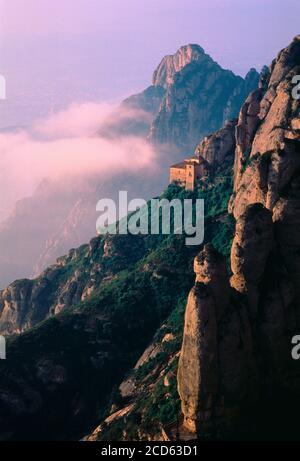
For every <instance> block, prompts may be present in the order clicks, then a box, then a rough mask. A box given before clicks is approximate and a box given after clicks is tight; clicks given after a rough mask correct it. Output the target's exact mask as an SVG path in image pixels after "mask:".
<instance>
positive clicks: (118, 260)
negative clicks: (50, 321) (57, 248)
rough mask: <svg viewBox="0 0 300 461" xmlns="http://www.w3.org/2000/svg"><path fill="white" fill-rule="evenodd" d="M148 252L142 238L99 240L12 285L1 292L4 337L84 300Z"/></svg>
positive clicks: (1, 329) (1, 318)
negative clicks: (28, 278)
mask: <svg viewBox="0 0 300 461" xmlns="http://www.w3.org/2000/svg"><path fill="white" fill-rule="evenodd" d="M128 237H129V238H128ZM132 252H133V253H132ZM144 252H145V246H144V242H143V240H142V239H139V238H132V236H119V235H116V236H107V237H105V238H98V237H96V238H94V239H93V240H91V242H90V243H89V244H88V245H83V246H81V247H80V248H78V249H76V250H75V249H74V250H71V251H70V252H69V254H68V255H67V256H63V257H61V258H59V259H58V260H57V262H56V264H54V265H52V266H50V267H49V268H48V269H46V270H45V271H44V272H43V273H42V274H41V275H40V276H39V277H37V278H36V279H33V280H26V279H25V280H18V281H16V282H14V283H12V284H11V285H9V286H8V287H7V288H6V289H4V290H2V291H0V334H5V335H10V334H13V333H21V332H23V331H25V330H27V329H29V328H31V327H33V326H35V325H36V324H38V323H39V322H41V321H43V320H45V319H47V318H48V317H50V316H53V315H57V314H59V313H60V312H61V311H63V310H65V309H67V308H68V307H71V306H74V305H76V304H78V303H80V302H82V301H84V300H85V299H87V298H89V297H90V296H91V295H92V293H93V292H94V291H95V289H99V288H100V287H101V286H104V285H105V283H107V282H109V281H110V280H111V279H113V277H114V276H115V274H117V273H118V272H120V271H121V270H123V269H125V268H126V267H128V266H130V264H132V263H134V262H135V261H136V260H137V259H139V258H140V257H141V256H142V255H143V254H144ZM110 258H113V260H114V261H113V263H111V262H110Z"/></svg>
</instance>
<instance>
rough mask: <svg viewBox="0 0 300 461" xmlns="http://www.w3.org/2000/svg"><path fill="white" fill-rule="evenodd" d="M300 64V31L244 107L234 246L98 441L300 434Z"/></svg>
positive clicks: (204, 277)
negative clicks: (298, 83) (298, 88)
mask: <svg viewBox="0 0 300 461" xmlns="http://www.w3.org/2000/svg"><path fill="white" fill-rule="evenodd" d="M299 68H300V36H297V37H296V38H295V39H294V40H293V42H292V43H291V44H290V45H289V46H288V47H287V48H286V49H284V50H282V51H281V52H280V53H279V55H278V57H277V58H276V59H275V60H274V61H273V63H272V65H271V67H270V70H269V72H268V73H267V74H265V75H264V78H263V79H262V81H261V84H260V89H259V90H258V91H255V92H254V93H252V94H251V95H250V96H249V98H248V99H247V101H246V102H245V104H244V105H243V107H242V109H241V112H240V116H239V121H238V125H237V130H236V149H235V162H234V172H233V180H234V185H233V191H232V192H233V193H232V196H231V199H230V203H229V212H230V213H233V215H234V218H235V232H234V233H233V234H232V237H233V240H232V239H230V240H229V242H228V243H229V245H230V247H231V249H230V251H229V252H228V253H227V252H226V251H224V249H225V247H224V242H223V245H221V251H220V241H219V240H217V242H218V247H217V245H216V242H214V241H213V239H209V240H210V243H209V244H206V245H205V246H204V248H203V249H201V251H200V252H199V253H198V255H197V256H196V257H195V259H194V272H195V283H194V285H193V287H192V288H191V290H190V293H189V296H188V299H187V303H186V305H180V306H177V307H176V308H175V309H174V310H173V312H172V314H171V316H170V317H169V318H168V319H167V320H166V321H165V322H164V323H163V325H162V326H161V329H160V330H158V332H157V333H156V335H155V337H154V339H153V342H152V343H151V344H150V346H149V347H148V348H147V349H146V351H145V353H144V354H143V355H142V357H141V359H140V360H139V361H138V362H137V364H136V366H135V368H134V369H133V370H132V371H131V373H130V374H129V375H126V379H125V380H124V381H123V382H122V383H121V385H120V387H119V394H118V395H117V396H116V395H115V396H114V399H113V405H112V407H111V408H110V410H109V411H108V413H107V417H106V418H105V419H103V421H102V423H101V424H100V425H99V426H98V427H97V429H96V430H95V431H94V432H93V433H91V435H89V436H88V437H87V440H90V441H94V440H112V439H115V438H116V439H119V440H132V439H133V440H141V439H144V440H149V439H151V440H175V438H176V433H178V431H179V437H180V438H183V439H184V440H187V439H195V438H200V439H219V440H220V439H221V440H224V439H229V440H238V439H242V440H245V439H251V440H257V439H261V440H270V439H271V440H299V432H298V426H297V420H298V414H299V394H300V369H299V364H298V362H297V361H296V360H293V358H292V355H291V350H292V347H293V343H292V338H293V337H294V335H297V334H298V333H299V327H300V324H299V319H300V316H299V312H300V305H299V273H300V271H299V229H300V228H299V204H300V195H299V190H300V188H299V184H300V164H299V153H300V131H299V120H300V119H299V100H297V99H293V97H292V89H293V85H292V79H293V77H294V76H295V75H298V73H299ZM211 156H212V154H210V157H211ZM215 187H216V186H215ZM215 200H216V199H215ZM216 203H218V202H216ZM210 206H211V203H209V208H210V210H212V208H211V207H210ZM222 219H224V218H222ZM217 235H222V232H220V230H219V231H218V232H217ZM227 238H228V237H227ZM231 242H232V243H231ZM229 264H230V269H231V270H230V272H229V271H228V265H229ZM230 273H231V275H230ZM183 316H184V317H185V318H184V320H183ZM183 324H184V327H183ZM294 344H295V343H294ZM177 389H178V392H179V395H178V394H177ZM178 422H179V427H178Z"/></svg>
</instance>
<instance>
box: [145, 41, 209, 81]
mask: <svg viewBox="0 0 300 461" xmlns="http://www.w3.org/2000/svg"><path fill="white" fill-rule="evenodd" d="M203 55H204V50H203V48H201V46H199V45H192V44H190V45H186V46H182V47H181V48H179V50H178V51H177V52H176V53H175V54H174V55H168V56H165V57H164V58H163V59H162V61H161V62H160V64H159V65H158V67H157V69H156V70H155V71H154V74H153V78H152V84H153V86H155V87H162V88H165V89H167V88H168V87H169V86H170V85H172V84H173V83H174V78H175V74H176V73H177V72H180V71H181V70H182V69H183V68H184V67H185V66H187V65H188V64H190V63H191V62H193V61H201V59H202V57H203Z"/></svg>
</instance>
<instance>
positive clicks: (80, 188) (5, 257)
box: [0, 45, 258, 288]
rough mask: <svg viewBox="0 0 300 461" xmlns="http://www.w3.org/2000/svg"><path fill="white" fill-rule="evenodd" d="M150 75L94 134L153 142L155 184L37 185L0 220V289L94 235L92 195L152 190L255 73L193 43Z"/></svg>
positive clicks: (225, 114)
mask: <svg viewBox="0 0 300 461" xmlns="http://www.w3.org/2000/svg"><path fill="white" fill-rule="evenodd" d="M152 80H153V81H152V85H151V86H150V87H148V88H147V89H146V90H144V91H143V92H141V93H139V94H136V95H133V96H130V97H129V98H127V99H126V100H124V101H123V102H122V104H121V105H120V107H119V108H118V110H117V111H116V113H114V114H113V115H112V116H110V117H108V118H107V120H105V122H103V123H102V125H101V127H100V128H99V130H98V133H97V135H98V136H101V137H103V138H107V139H114V140H118V139H123V138H124V137H125V138H126V137H128V136H129V137H130V136H138V137H142V138H144V139H145V138H148V139H149V140H150V141H151V142H153V143H155V146H156V149H157V151H158V152H159V157H160V170H161V171H160V173H157V174H156V180H155V184H151V182H150V181H145V180H141V179H140V178H139V177H135V176H134V175H130V174H127V175H125V174H123V176H122V175H121V174H119V175H110V176H108V177H107V178H105V179H103V178H102V179H101V180H99V179H98V180H97V178H88V179H87V180H86V181H85V183H82V184H80V185H77V184H76V187H74V185H73V186H72V185H71V187H68V188H65V187H64V185H61V184H57V182H55V183H51V181H50V180H47V181H44V182H42V184H41V186H40V187H38V188H37V190H36V191H35V192H34V194H33V195H32V196H31V197H28V198H26V199H24V200H22V201H20V202H19V203H18V204H17V205H16V207H15V209H14V210H13V212H12V213H11V215H10V216H9V218H8V219H6V220H5V221H4V222H3V223H2V224H1V225H0V246H1V249H3V250H2V252H1V255H0V288H4V287H5V286H7V285H8V284H9V283H11V282H12V281H13V280H15V279H17V278H24V277H32V276H37V275H39V274H40V273H41V272H42V271H43V270H44V269H45V268H47V266H48V265H50V264H54V263H55V261H56V258H58V257H59V256H61V255H62V254H64V253H66V252H68V251H69V250H70V249H71V248H74V247H77V246H79V245H80V244H81V243H82V242H85V241H88V240H89V239H90V238H91V237H93V235H94V234H95V220H96V217H95V215H96V213H95V205H96V203H97V202H98V200H99V198H101V197H110V198H115V195H116V194H115V191H117V190H124V189H126V188H127V190H128V191H129V193H131V194H132V196H139V197H140V196H142V197H145V198H150V197H151V195H156V194H157V193H158V192H159V191H160V190H161V188H162V187H163V185H164V184H165V182H166V177H167V168H168V165H169V164H170V163H174V162H176V161H178V160H179V158H180V154H181V155H183V154H184V155H185V156H186V155H189V154H191V153H192V152H193V150H194V149H195V148H196V146H197V144H198V143H199V140H201V138H203V136H205V135H208V134H210V133H211V132H212V131H214V130H217V129H220V128H221V127H222V126H223V124H224V123H226V121H228V120H229V119H232V118H234V117H236V116H237V115H238V112H239V109H240V107H241V105H242V103H243V102H244V100H245V99H246V97H247V96H248V94H249V93H250V92H251V91H252V90H253V89H255V88H256V87H257V85H258V74H257V72H256V71H255V70H253V69H252V70H251V71H250V72H249V73H248V75H247V76H246V78H245V79H242V78H241V77H237V76H236V75H234V74H233V73H232V72H230V71H227V70H224V69H222V68H221V67H220V66H219V65H218V64H217V63H215V62H214V61H213V60H212V59H211V58H210V57H209V56H208V55H207V54H205V52H204V50H203V49H202V48H201V47H200V46H198V45H187V46H183V47H181V48H180V49H179V50H178V51H177V52H176V53H175V54H174V55H173V56H166V57H164V58H163V60H162V61H161V63H160V64H159V66H158V67H157V69H156V70H155V72H154V75H153V79H152ZM162 143H163V145H162Z"/></svg>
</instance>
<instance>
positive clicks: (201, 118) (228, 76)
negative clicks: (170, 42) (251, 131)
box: [150, 45, 259, 152]
mask: <svg viewBox="0 0 300 461" xmlns="http://www.w3.org/2000/svg"><path fill="white" fill-rule="evenodd" d="M258 80H259V74H258V73H257V72H256V70H255V69H251V70H250V71H249V72H248V74H247V75H246V77H245V79H243V78H241V77H239V76H237V75H235V74H234V73H233V72H231V71H229V70H225V69H222V67H221V66H220V65H219V64H217V63H216V62H215V61H213V59H212V58H211V57H210V56H209V55H208V54H206V53H205V52H204V50H203V49H202V48H201V47H200V46H198V45H187V46H184V47H182V48H180V49H179V50H178V51H177V53H176V54H175V55H174V56H166V57H165V58H164V59H163V60H162V62H161V63H160V65H159V66H158V68H157V70H156V71H155V72H154V76H153V85H154V86H159V87H163V88H165V90H166V93H165V95H164V98H163V101H162V104H161V107H160V110H159V113H158V115H157V117H156V118H155V119H154V121H153V123H152V127H151V132H150V140H151V141H153V142H158V143H170V144H174V145H176V146H178V147H179V148H180V149H181V150H182V151H186V152H190V151H193V150H194V149H195V147H196V145H197V143H198V142H199V139H201V138H202V137H204V136H206V135H208V134H210V133H212V132H213V131H215V130H217V129H219V128H221V127H222V126H223V125H224V123H225V122H226V121H228V120H231V119H233V118H236V117H237V116H238V113H239V110H240V108H241V105H242V104H243V102H244V101H245V99H246V97H247V96H248V94H249V93H250V92H251V91H253V90H254V89H256V88H257V85H258Z"/></svg>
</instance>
